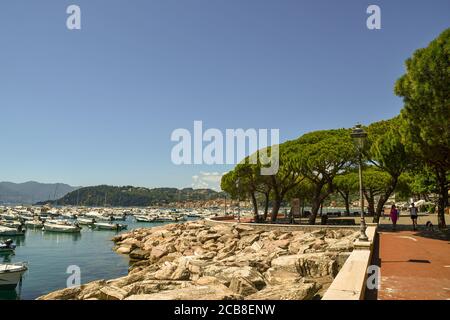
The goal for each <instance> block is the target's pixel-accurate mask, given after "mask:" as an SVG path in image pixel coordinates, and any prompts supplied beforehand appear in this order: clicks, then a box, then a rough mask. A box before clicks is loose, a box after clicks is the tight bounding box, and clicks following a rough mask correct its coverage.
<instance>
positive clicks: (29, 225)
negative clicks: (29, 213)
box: [25, 220, 44, 229]
mask: <svg viewBox="0 0 450 320" xmlns="http://www.w3.org/2000/svg"><path fill="white" fill-rule="evenodd" d="M43 226H44V222H42V221H41V220H32V221H25V227H27V228H36V229H42V227H43Z"/></svg>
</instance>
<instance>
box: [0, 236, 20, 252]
mask: <svg viewBox="0 0 450 320" xmlns="http://www.w3.org/2000/svg"><path fill="white" fill-rule="evenodd" d="M15 249H16V245H15V244H14V243H13V241H12V240H11V239H8V240H6V241H3V242H2V241H0V254H2V253H14V250H15Z"/></svg>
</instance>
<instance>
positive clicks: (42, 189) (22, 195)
mask: <svg viewBox="0 0 450 320" xmlns="http://www.w3.org/2000/svg"><path fill="white" fill-rule="evenodd" d="M76 189H77V187H72V186H69V185H68V184H64V183H39V182H35V181H28V182H24V183H13V182H0V203H7V204H32V203H35V202H39V201H46V200H49V199H50V200H54V199H58V198H61V197H63V196H65V195H66V194H67V193H69V192H71V191H74V190H76Z"/></svg>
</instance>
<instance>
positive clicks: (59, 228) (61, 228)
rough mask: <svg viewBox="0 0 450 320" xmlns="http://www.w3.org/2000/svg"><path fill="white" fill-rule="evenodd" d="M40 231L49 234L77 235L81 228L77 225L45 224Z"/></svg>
mask: <svg viewBox="0 0 450 320" xmlns="http://www.w3.org/2000/svg"><path fill="white" fill-rule="evenodd" d="M42 230H44V231H49V232H64V233H78V232H80V231H81V227H80V226H78V225H71V224H60V223H53V222H45V223H44V227H43V228H42Z"/></svg>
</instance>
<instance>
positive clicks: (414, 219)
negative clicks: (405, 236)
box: [409, 202, 418, 231]
mask: <svg viewBox="0 0 450 320" xmlns="http://www.w3.org/2000/svg"><path fill="white" fill-rule="evenodd" d="M409 214H410V215H411V220H412V224H413V230H414V231H416V228H417V216H418V215H417V208H416V207H415V206H414V202H413V203H411V207H410V208H409Z"/></svg>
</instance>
